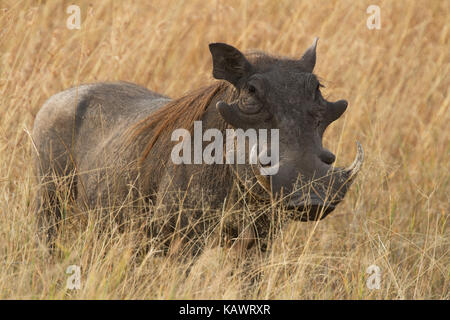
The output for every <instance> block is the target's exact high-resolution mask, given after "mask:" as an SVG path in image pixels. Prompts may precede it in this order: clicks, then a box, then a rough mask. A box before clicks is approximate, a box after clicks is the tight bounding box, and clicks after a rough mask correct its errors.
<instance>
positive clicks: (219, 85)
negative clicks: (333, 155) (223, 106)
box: [128, 81, 230, 163]
mask: <svg viewBox="0 0 450 320" xmlns="http://www.w3.org/2000/svg"><path fill="white" fill-rule="evenodd" d="M229 87H230V85H229V84H228V83H226V82H224V81H217V82H216V83H214V84H212V85H210V86H207V87H203V88H200V89H197V90H194V91H192V92H189V93H188V94H186V95H185V96H183V97H181V98H178V99H174V100H172V101H170V102H169V103H167V104H166V105H164V106H163V107H161V108H160V109H158V110H157V111H155V112H153V113H151V114H150V115H149V116H147V117H146V118H144V119H143V120H141V121H139V122H138V123H137V124H135V125H133V126H132V127H131V128H130V130H129V131H128V132H129V143H132V142H133V141H136V140H140V139H147V141H146V142H145V147H144V149H143V151H142V154H141V156H140V159H139V162H140V163H142V162H143V161H144V160H145V159H146V158H147V156H148V154H149V153H150V151H151V150H152V148H153V146H154V145H155V143H156V142H157V141H158V139H160V138H161V137H162V136H164V137H167V136H170V134H171V133H172V132H173V130H175V129H178V128H185V129H188V130H192V128H193V124H194V121H197V120H200V119H201V117H202V116H203V114H204V113H205V111H206V108H207V107H208V105H209V104H210V103H211V102H212V100H213V99H214V97H216V96H217V95H219V94H225V93H226V92H227V89H228V88H229Z"/></svg>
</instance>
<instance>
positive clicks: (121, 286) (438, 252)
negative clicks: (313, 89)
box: [0, 0, 450, 299]
mask: <svg viewBox="0 0 450 320" xmlns="http://www.w3.org/2000/svg"><path fill="white" fill-rule="evenodd" d="M72 3H75V4H78V5H80V7H81V11H82V21H81V22H82V25H81V29H80V30H69V29H68V28H67V27H66V19H67V18H68V16H69V15H68V14H67V13H66V12H65V10H66V8H67V6H68V5H70V4H72ZM370 4H373V3H372V2H371V1H356V2H355V1H339V2H337V1H294V0H292V1H289V0H287V1H272V0H262V1H250V0H248V1H224V0H217V1H215V2H214V1H203V0H190V1H183V2H182V1H139V2H134V1H133V2H131V1H94V2H88V1H86V2H84V1H73V2H69V1H13V0H6V1H5V0H1V1H0V92H1V94H0V257H1V258H0V298H1V299H5V298H20V299H23V298H32V299H84V298H96V299H98V298H104V299H117V298H118V299H147V298H156V299H167V298H169V299H170V298H206V299H210V298H219V299H222V298H224V299H226V298H235V299H241V298H255V299H449V298H450V293H449V279H450V257H449V245H450V233H449V226H448V224H449V221H448V219H449V194H450V174H449V156H450V144H449V136H450V135H449V130H450V128H449V125H448V124H449V123H450V112H449V105H450V97H449V94H448V93H449V85H450V78H449V74H450V55H449V52H450V43H449V28H450V25H449V24H448V20H449V16H450V10H449V9H450V2H448V1H426V2H425V1H403V0H402V1H377V4H378V5H379V6H380V8H381V29H380V30H369V29H368V28H367V27H366V20H367V18H368V14H367V13H366V8H367V7H368V6H369V5H370ZM314 36H319V37H320V40H319V45H318V53H317V54H318V58H317V60H318V61H317V65H316V70H315V73H316V74H317V75H318V76H319V77H320V78H321V79H323V81H324V83H325V84H326V89H325V94H326V96H327V97H328V98H329V99H331V100H332V99H335V100H337V99H347V100H348V101H349V108H348V109H347V112H346V113H345V114H344V116H343V117H342V118H341V120H339V121H337V122H336V123H335V124H333V125H332V126H331V127H330V128H329V129H328V131H327V133H326V134H325V141H324V144H325V145H326V146H327V147H328V148H329V149H330V150H333V151H334V152H336V153H337V156H338V159H337V163H338V165H339V164H346V163H349V162H350V161H351V160H352V158H353V156H354V153H355V147H354V141H355V140H356V139H357V140H359V141H361V143H362V144H363V146H364V147H365V150H366V161H365V164H364V167H363V171H362V172H361V173H360V175H359V177H358V179H357V181H356V183H355V185H354V186H353V187H352V189H351V191H350V192H349V194H348V195H347V196H346V199H345V200H344V202H343V203H341V204H340V205H339V206H338V208H337V209H336V210H335V211H334V212H333V213H332V214H331V215H330V216H329V217H327V218H326V219H325V220H323V221H321V222H318V223H317V222H309V223H300V222H295V223H292V224H290V225H289V226H288V227H287V228H285V229H283V231H282V232H281V233H280V234H279V235H278V237H277V238H276V239H275V240H274V241H273V243H272V248H271V250H269V251H268V252H267V253H265V254H253V255H249V257H248V258H247V259H246V260H245V261H246V262H245V263H244V264H243V263H242V260H239V259H237V258H236V257H235V256H234V253H233V252H232V251H230V250H228V249H225V248H211V249H208V250H206V251H205V252H204V253H203V254H202V256H201V257H200V258H199V259H197V260H196V261H194V262H193V265H192V268H191V271H190V273H189V274H188V275H186V273H185V272H184V270H185V269H186V267H187V265H190V263H191V261H189V259H187V260H186V261H180V260H179V259H173V258H172V257H170V256H161V255H158V254H155V252H154V251H152V250H149V251H148V252H147V253H146V254H145V256H143V257H140V258H139V259H137V258H136V257H135V253H134V247H133V244H134V241H133V239H132V238H133V237H132V236H130V234H127V233H120V232H118V231H117V230H114V228H113V229H112V230H111V231H110V232H109V233H106V234H105V233H101V234H99V232H98V230H97V229H98V221H97V220H96V218H95V217H94V216H92V215H89V214H86V215H74V217H72V218H73V219H72V218H71V220H73V222H72V223H70V224H67V227H66V228H65V229H64V232H63V234H61V236H60V238H59V241H58V249H59V251H60V252H61V254H58V255H55V256H49V255H48V251H47V249H46V248H45V247H44V246H43V245H42V244H39V242H37V241H36V237H35V223H36V216H35V215H34V211H33V206H34V197H35V193H36V189H37V187H38V186H37V184H36V183H35V180H34V176H33V175H34V172H33V170H32V163H31V150H32V144H31V140H30V137H29V134H28V132H29V131H31V128H32V125H33V119H34V117H35V115H36V113H37V112H38V110H39V108H40V107H41V106H42V104H43V102H44V101H45V100H46V99H47V98H48V97H50V96H51V95H52V94H54V93H56V92H58V91H61V90H63V89H65V88H68V87H71V86H74V85H78V84H80V83H89V82H95V81H111V80H126V81H130V82H135V83H138V84H141V85H144V86H146V87H147V88H150V89H152V90H155V91H158V92H162V93H165V94H167V95H169V96H172V97H179V96H181V95H182V94H184V93H186V92H188V91H189V90H192V89H195V88H197V87H199V86H202V85H205V84H206V83H210V82H212V81H213V79H212V76H211V58H210V54H209V51H208V47H207V45H208V43H209V42H218V41H220V42H227V43H230V44H233V45H234V46H236V47H238V48H240V49H242V50H246V49H252V48H258V49H262V50H265V51H268V52H270V53H275V54H280V55H288V56H294V57H295V56H297V57H299V56H300V55H301V54H302V53H303V51H304V49H305V48H306V47H307V46H309V44H310V43H311V42H312V40H313V38H314ZM69 211H70V210H69ZM68 215H70V212H69V213H68ZM69 265H79V266H80V267H81V274H82V280H81V288H80V289H79V290H68V289H66V281H67V279H68V277H69V275H68V274H66V273H65V271H66V268H67V267H68V266H69ZM370 265H377V266H379V267H380V269H381V288H380V289H378V290H377V289H372V290H371V289H369V288H368V287H367V286H366V281H367V278H368V276H369V275H368V274H367V273H366V269H367V267H369V266H370ZM254 275H258V277H254ZM252 279H253V280H252ZM254 279H257V280H254Z"/></svg>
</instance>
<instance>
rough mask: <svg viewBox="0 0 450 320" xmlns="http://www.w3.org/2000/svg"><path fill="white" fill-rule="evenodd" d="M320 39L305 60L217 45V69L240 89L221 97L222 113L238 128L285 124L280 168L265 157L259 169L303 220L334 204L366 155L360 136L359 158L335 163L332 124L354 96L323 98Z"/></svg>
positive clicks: (214, 48) (269, 188)
mask: <svg viewBox="0 0 450 320" xmlns="http://www.w3.org/2000/svg"><path fill="white" fill-rule="evenodd" d="M316 45H317V38H316V40H315V41H314V44H313V45H312V46H311V47H310V48H308V49H307V50H306V52H305V53H304V54H303V56H302V57H301V58H300V59H287V58H278V57H272V56H268V55H266V54H264V53H259V52H256V53H250V54H248V55H247V56H245V55H244V54H242V53H241V52H240V51H239V50H237V49H236V48H234V47H232V46H230V45H227V44H224V43H213V44H210V51H211V54H212V58H213V76H214V77H215V78H216V79H223V80H226V81H227V82H229V83H231V84H232V85H233V86H234V88H235V89H236V97H237V98H236V100H235V101H232V102H230V103H226V102H224V101H219V102H218V103H217V109H218V111H219V113H220V115H221V116H222V117H223V119H224V120H225V121H226V122H227V123H228V124H230V125H231V126H233V127H234V128H242V129H244V130H247V129H249V128H254V129H279V146H278V148H279V159H280V160H279V162H278V163H276V164H271V166H277V173H276V174H274V175H267V174H265V173H266V172H269V171H270V170H269V169H270V168H267V167H264V166H263V165H262V164H261V163H260V162H258V164H257V165H254V166H252V168H253V171H254V174H255V176H256V177H257V178H258V181H259V183H260V184H261V185H262V186H263V187H264V189H266V191H268V192H269V193H272V195H273V196H275V197H276V198H278V199H281V201H282V202H283V204H284V205H286V206H287V207H288V208H289V209H290V211H291V212H293V213H294V215H293V216H294V217H295V218H296V219H300V220H304V221H305V220H317V219H321V218H323V217H325V216H326V215H327V214H328V213H330V212H331V211H333V210H334V208H335V207H336V205H337V204H338V203H339V202H340V201H342V199H343V198H344V196H345V194H346V192H347V190H348V188H349V186H350V184H351V183H352V181H353V180H354V179H355V176H356V174H357V173H358V171H359V169H360V167H361V165H362V162H363V150H362V147H361V145H360V144H359V143H357V155H356V159H355V161H354V163H353V164H352V165H351V166H350V167H348V168H335V167H333V166H332V165H333V163H334V161H335V155H334V154H333V153H331V152H330V151H329V150H327V149H325V148H324V147H323V145H322V136H323V133H324V131H325V129H326V128H327V127H328V126H329V125H330V123H332V122H333V121H335V120H337V119H338V118H339V117H340V116H341V115H342V114H343V113H344V111H345V110H346V108H347V101H345V100H339V101H336V102H329V101H327V100H325V99H324V98H323V97H322V95H321V92H320V87H321V85H320V83H319V81H318V79H317V77H316V76H315V75H314V74H313V73H312V72H313V69H314V66H315V63H316ZM268 148H269V152H270V149H273V148H272V147H271V146H270V145H269V147H268ZM253 150H254V149H253Z"/></svg>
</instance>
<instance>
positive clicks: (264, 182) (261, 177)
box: [250, 144, 270, 193]
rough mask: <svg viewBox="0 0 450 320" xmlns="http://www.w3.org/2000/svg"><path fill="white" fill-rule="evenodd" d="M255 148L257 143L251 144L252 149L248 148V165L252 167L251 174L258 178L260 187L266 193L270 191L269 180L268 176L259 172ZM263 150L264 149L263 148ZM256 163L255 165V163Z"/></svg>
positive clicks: (259, 166)
mask: <svg viewBox="0 0 450 320" xmlns="http://www.w3.org/2000/svg"><path fill="white" fill-rule="evenodd" d="M256 148H257V145H256V144H255V145H253V147H252V149H251V150H250V165H251V167H252V171H253V174H254V175H255V177H256V179H257V180H258V183H259V184H260V185H261V187H263V188H264V190H266V191H267V192H268V193H270V182H269V178H268V177H267V176H266V175H264V174H262V173H261V169H263V168H261V165H260V164H259V156H257V155H256V152H257V151H256ZM263 151H265V150H263ZM263 151H261V153H262V152H263ZM255 163H256V165H255Z"/></svg>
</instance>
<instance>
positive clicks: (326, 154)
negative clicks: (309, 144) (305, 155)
mask: <svg viewBox="0 0 450 320" xmlns="http://www.w3.org/2000/svg"><path fill="white" fill-rule="evenodd" d="M319 158H320V160H322V161H323V162H325V163H326V164H333V163H334V161H335V160H336V156H335V155H334V154H332V153H331V152H330V151H328V150H326V149H324V150H323V151H322V152H321V153H320V155H319Z"/></svg>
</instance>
